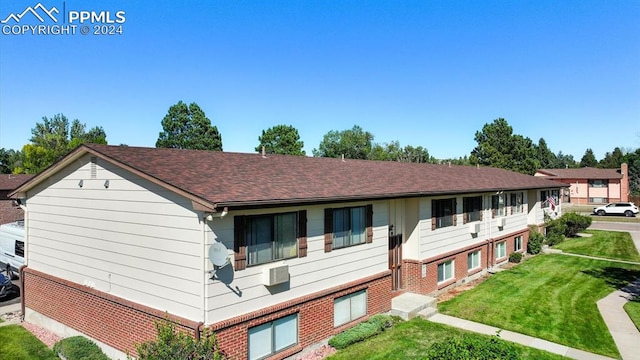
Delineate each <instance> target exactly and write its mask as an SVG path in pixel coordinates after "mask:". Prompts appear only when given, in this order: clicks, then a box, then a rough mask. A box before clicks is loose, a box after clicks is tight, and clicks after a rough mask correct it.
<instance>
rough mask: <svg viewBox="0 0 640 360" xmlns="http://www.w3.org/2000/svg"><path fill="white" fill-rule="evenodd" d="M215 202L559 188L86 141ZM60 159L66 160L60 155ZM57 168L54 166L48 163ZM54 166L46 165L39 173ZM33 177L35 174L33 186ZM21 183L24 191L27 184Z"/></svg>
mask: <svg viewBox="0 0 640 360" xmlns="http://www.w3.org/2000/svg"><path fill="white" fill-rule="evenodd" d="M85 152H90V153H93V154H94V155H96V156H99V157H100V158H103V159H106V160H108V161H111V162H113V163H115V164H120V165H121V166H122V165H125V166H126V167H128V168H130V169H132V170H136V171H138V172H140V173H141V174H144V175H146V176H147V177H150V178H152V179H155V180H156V181H158V182H160V183H163V184H165V186H166V185H168V186H169V187H173V188H177V189H180V190H182V191H185V192H187V193H188V194H191V195H193V196H195V197H196V198H198V199H202V200H204V201H206V202H207V203H210V204H214V205H215V206H216V207H223V206H230V207H237V206H257V205H267V204H270V205H274V204H285V203H308V202H322V201H340V200H357V199H374V198H394V197H407V196H421V195H438V194H458V193H468V192H483V191H499V190H519V189H537V188H557V187H560V186H564V185H562V184H559V183H557V182H554V181H551V180H547V179H544V178H539V177H534V176H529V175H524V174H519V173H515V172H511V171H507V170H502V169H496V168H484V167H481V168H476V167H469V166H448V165H433V164H412V163H400V162H391V161H368V160H349V159H346V160H341V159H333V158H312V157H304V156H286V155H267V156H266V157H263V156H262V155H260V154H257V153H254V154H245V153H230V152H215V151H202V150H182V149H157V148H142V147H129V146H108V145H94V144H86V145H83V146H81V147H80V148H78V149H76V150H75V151H74V152H72V153H71V154H70V155H68V156H67V157H74V154H75V157H76V158H77V157H78V156H81V155H82V154H83V153H85ZM62 161H64V159H63V160H62ZM53 168H55V165H54V166H53ZM49 171H53V169H51V170H50V169H48V170H45V172H43V173H42V175H41V176H47V175H46V173H47V172H49ZM37 181H38V180H37V179H34V181H33V183H34V184H35V183H36V182H37ZM30 187H31V186H30V185H29V184H25V186H24V189H22V190H21V191H25V190H26V189H28V188H30Z"/></svg>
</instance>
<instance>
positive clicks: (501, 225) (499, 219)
mask: <svg viewBox="0 0 640 360" xmlns="http://www.w3.org/2000/svg"><path fill="white" fill-rule="evenodd" d="M505 220H506V219H505V218H503V217H501V218H498V219H497V220H496V224H497V225H498V227H504V225H505V223H506V221H505Z"/></svg>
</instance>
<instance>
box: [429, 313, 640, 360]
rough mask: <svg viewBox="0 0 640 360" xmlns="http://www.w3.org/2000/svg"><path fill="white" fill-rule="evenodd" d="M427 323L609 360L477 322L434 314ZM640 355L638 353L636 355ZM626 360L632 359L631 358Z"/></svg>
mask: <svg viewBox="0 0 640 360" xmlns="http://www.w3.org/2000/svg"><path fill="white" fill-rule="evenodd" d="M429 321H433V322H437V323H440V324H445V325H449V326H453V327H457V328H460V329H464V330H468V331H473V332H477V333H480V334H485V335H498V334H499V336H500V338H501V339H504V340H508V341H512V342H515V343H518V344H522V345H525V346H529V347H532V348H536V349H540V350H545V351H548V352H550V353H554V354H558V355H562V356H566V357H568V358H571V359H578V360H611V358H608V357H606V356H602V355H598V354H592V353H589V352H586V351H582V350H578V349H574V348H570V347H568V346H565V345H560V344H556V343H553V342H550V341H546V340H542V339H538V338H534V337H531V336H528V335H523V334H519V333H516V332H513V331H509V330H502V329H499V328H497V327H493V326H489V325H485V324H480V323H477V322H473V321H469V320H464V319H460V318H456V317H453V316H449V315H443V314H436V315H433V316H432V317H431V318H429ZM636 354H640V353H636ZM628 359H633V358H632V357H630V358H628Z"/></svg>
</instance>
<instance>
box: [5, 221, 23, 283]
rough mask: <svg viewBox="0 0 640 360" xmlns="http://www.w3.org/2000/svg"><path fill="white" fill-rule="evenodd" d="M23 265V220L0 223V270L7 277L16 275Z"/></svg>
mask: <svg viewBox="0 0 640 360" xmlns="http://www.w3.org/2000/svg"><path fill="white" fill-rule="evenodd" d="M22 265H24V222H23V221H16V222H12V223H9V224H2V225H0V266H2V267H1V268H0V272H1V271H6V272H7V276H8V277H9V278H16V277H18V270H19V269H20V267H21V266H22Z"/></svg>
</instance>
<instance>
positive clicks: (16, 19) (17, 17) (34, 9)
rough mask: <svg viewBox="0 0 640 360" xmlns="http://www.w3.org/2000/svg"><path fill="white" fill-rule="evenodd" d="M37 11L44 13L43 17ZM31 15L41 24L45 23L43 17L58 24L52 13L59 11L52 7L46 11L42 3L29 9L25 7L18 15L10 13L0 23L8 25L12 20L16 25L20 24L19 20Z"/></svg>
mask: <svg viewBox="0 0 640 360" xmlns="http://www.w3.org/2000/svg"><path fill="white" fill-rule="evenodd" d="M38 10H40V11H41V12H43V13H44V15H41V14H39V13H38ZM29 13H30V14H32V15H33V16H35V17H36V19H38V20H40V22H41V23H44V22H45V18H44V16H45V15H46V16H48V17H49V18H50V19H51V20H53V21H54V22H56V23H57V22H58V19H56V17H55V16H54V15H53V14H54V13H56V14H59V13H60V11H58V9H57V8H56V7H55V6H53V7H52V8H51V9H50V10H47V8H46V7H45V6H44V5H42V3H38V4H36V5H35V6H33V7H31V6H29V7H27V8H26V9H24V11H23V12H21V13H20V14H17V15H16V14H15V13H11V14H9V16H7V18H6V19H4V20H2V21H0V22H1V23H3V24H6V23H8V22H9V21H11V20H13V21H14V22H16V23H20V20H22V18H23V17H24V16H26V15H27V14H29Z"/></svg>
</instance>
